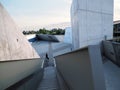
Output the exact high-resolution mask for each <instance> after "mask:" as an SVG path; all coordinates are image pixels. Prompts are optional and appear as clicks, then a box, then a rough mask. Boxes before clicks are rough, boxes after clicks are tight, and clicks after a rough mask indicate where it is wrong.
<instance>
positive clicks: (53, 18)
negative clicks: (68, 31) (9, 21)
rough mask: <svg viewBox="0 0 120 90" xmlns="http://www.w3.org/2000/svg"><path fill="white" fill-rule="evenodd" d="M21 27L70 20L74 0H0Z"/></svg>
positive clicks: (117, 16) (119, 14)
mask: <svg viewBox="0 0 120 90" xmlns="http://www.w3.org/2000/svg"><path fill="white" fill-rule="evenodd" d="M0 2H1V3H2V4H3V6H4V7H5V8H6V9H7V11H8V12H9V13H10V15H11V16H12V17H13V19H14V21H15V22H16V23H17V25H18V26H19V27H21V28H25V27H26V28H33V27H34V28H36V27H42V26H47V25H50V24H57V23H62V22H70V7H71V2H72V0H0ZM114 20H120V0H114Z"/></svg>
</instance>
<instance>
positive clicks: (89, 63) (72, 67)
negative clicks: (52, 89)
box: [55, 45, 106, 90]
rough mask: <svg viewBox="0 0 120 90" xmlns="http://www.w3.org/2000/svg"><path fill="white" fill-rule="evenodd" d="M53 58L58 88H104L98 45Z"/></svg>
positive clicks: (82, 89) (99, 89)
mask: <svg viewBox="0 0 120 90" xmlns="http://www.w3.org/2000/svg"><path fill="white" fill-rule="evenodd" d="M55 60H56V67H57V72H58V80H59V84H60V87H61V88H60V90H106V87H105V78H104V72H103V64H102V58H101V54H100V46H97V45H93V46H89V47H88V48H82V49H80V50H77V51H73V52H70V53H67V54H63V55H60V56H57V57H55ZM59 78H62V79H63V80H60V79H59ZM61 81H62V82H61ZM63 83H64V84H63Z"/></svg>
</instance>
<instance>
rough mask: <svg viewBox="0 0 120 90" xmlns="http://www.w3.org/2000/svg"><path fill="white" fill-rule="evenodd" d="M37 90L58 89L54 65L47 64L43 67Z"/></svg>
mask: <svg viewBox="0 0 120 90" xmlns="http://www.w3.org/2000/svg"><path fill="white" fill-rule="evenodd" d="M38 90H58V84H57V79H56V72H55V67H52V66H48V67H46V68H45V69H44V76H43V79H42V81H41V83H40V85H39V87H38Z"/></svg>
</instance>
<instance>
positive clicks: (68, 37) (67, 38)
mask: <svg viewBox="0 0 120 90" xmlns="http://www.w3.org/2000/svg"><path fill="white" fill-rule="evenodd" d="M64 42H65V43H69V44H72V29H71V27H67V28H66V29H65V36H64Z"/></svg>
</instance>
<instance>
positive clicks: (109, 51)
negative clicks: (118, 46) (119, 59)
mask: <svg viewBox="0 0 120 90" xmlns="http://www.w3.org/2000/svg"><path fill="white" fill-rule="evenodd" d="M103 48H104V55H105V56H106V57H107V58H109V59H110V60H112V61H114V62H116V56H115V50H114V47H113V44H112V42H110V41H103Z"/></svg>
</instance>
